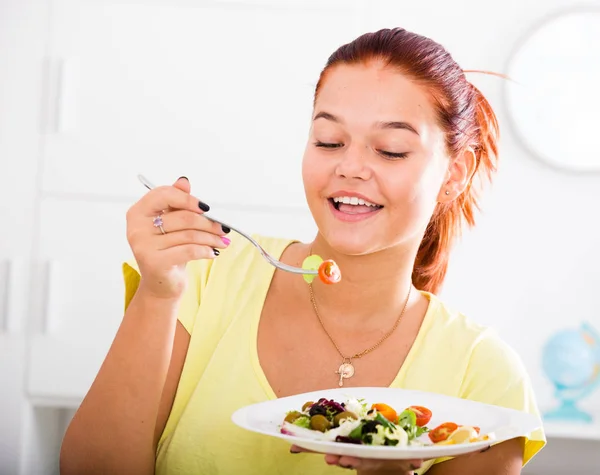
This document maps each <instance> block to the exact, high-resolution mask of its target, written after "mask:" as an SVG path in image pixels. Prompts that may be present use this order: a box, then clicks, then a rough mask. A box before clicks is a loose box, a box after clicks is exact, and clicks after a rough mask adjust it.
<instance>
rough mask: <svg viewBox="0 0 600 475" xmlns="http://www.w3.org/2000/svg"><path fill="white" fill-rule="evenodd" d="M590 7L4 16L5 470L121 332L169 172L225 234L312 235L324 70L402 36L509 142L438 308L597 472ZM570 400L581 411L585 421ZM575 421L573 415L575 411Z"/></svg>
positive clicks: (58, 10)
mask: <svg viewBox="0 0 600 475" xmlns="http://www.w3.org/2000/svg"><path fill="white" fill-rule="evenodd" d="M599 11H600V2H599V1H588V2H579V3H578V4H577V6H575V5H574V4H573V2H571V1H570V0H546V1H545V2H538V1H537V0H502V1H500V0H494V1H492V0H484V1H482V0H454V1H452V2H447V1H443V0H422V1H420V2H401V1H392V0H196V1H193V0H169V1H167V0H130V1H118V0H114V1H109V0H106V1H100V0H0V217H1V219H2V222H1V224H2V226H1V233H0V474H2V475H12V474H18V475H34V474H35V475H37V474H44V475H45V474H56V473H58V465H57V463H58V451H59V447H60V443H61V439H62V435H63V433H64V430H65V427H66V425H67V424H68V422H69V420H70V418H71V417H72V414H73V412H74V410H75V408H76V407H77V405H78V404H79V402H80V401H81V399H82V397H83V396H84V394H85V392H86V390H87V388H88V387H89V385H90V384H91V382H92V380H93V378H94V375H95V373H96V371H97V370H98V368H99V366H100V364H101V362H102V359H103V357H104V355H105V354H106V352H107V350H108V347H109V345H110V342H111V340H112V337H113V335H114V333H115V331H116V329H117V326H118V324H119V322H120V319H121V317H122V311H123V285H122V279H121V262H122V261H123V260H125V259H128V258H129V257H130V255H129V250H128V246H127V242H126V239H125V212H126V210H127V208H128V207H129V206H130V205H131V204H132V203H133V202H134V201H135V200H136V199H137V198H139V197H140V196H141V195H142V194H143V192H144V189H143V187H142V186H141V184H140V183H139V182H138V181H137V178H136V175H137V174H138V173H143V174H144V175H146V176H147V177H148V178H149V179H150V180H152V181H154V182H155V183H156V184H169V183H171V182H172V181H174V180H175V179H176V178H177V177H179V176H180V175H186V176H187V177H189V178H190V180H191V183H192V189H193V191H195V193H196V194H197V195H198V196H199V197H201V198H202V199H203V200H204V201H206V202H208V203H210V205H211V207H212V209H213V210H214V214H215V216H219V217H222V219H224V220H229V221H230V222H232V223H235V224H236V225H237V226H239V227H240V228H242V229H245V230H249V231H253V232H259V233H263V234H270V235H277V236H283V237H295V238H299V239H310V238H311V237H312V236H313V234H314V232H315V228H314V225H313V224H312V222H311V218H310V215H309V213H308V210H307V208H306V207H305V204H304V195H303V190H302V183H301V176H300V163H301V158H302V153H303V148H304V145H305V140H306V137H307V133H308V127H309V122H310V113H311V103H312V102H311V101H312V93H313V90H314V86H315V83H316V81H317V78H318V74H319V72H320V70H321V68H322V67H323V66H324V64H325V61H326V60H327V57H328V55H329V54H330V53H332V52H333V51H334V50H335V49H336V48H337V47H338V46H340V45H341V44H342V43H345V42H348V41H350V40H352V39H354V38H355V37H356V36H358V35H359V34H361V33H364V32H367V31H372V30H375V29H379V28H383V27H395V26H401V27H404V28H407V29H409V30H412V31H415V32H418V33H420V34H423V35H426V36H430V37H432V38H433V39H435V40H436V41H438V42H440V43H442V44H443V45H444V46H446V47H447V49H448V50H449V51H450V52H451V53H452V55H453V56H454V58H455V59H456V60H457V61H458V62H459V64H460V65H461V66H462V67H463V68H464V69H480V70H487V71H493V72H499V73H504V74H509V75H510V76H511V78H512V79H513V81H512V82H511V81H506V80H503V79H500V78H498V77H494V76H486V75H482V74H469V78H470V80H471V81H472V82H473V83H474V84H475V85H477V86H478V87H479V88H480V89H481V90H482V92H483V93H484V94H485V95H486V96H487V97H488V99H489V100H490V102H491V103H492V105H493V106H494V108H495V110H496V112H497V114H498V117H499V120H500V125H501V130H502V140H501V167H500V171H499V173H498V175H497V177H496V180H495V183H494V185H493V186H492V187H491V188H490V189H488V192H487V193H486V194H485V196H484V199H483V203H482V204H483V211H484V212H483V214H482V215H481V216H480V218H479V223H478V226H477V228H476V229H474V230H473V231H469V232H466V233H465V235H464V238H463V240H462V242H461V243H460V244H459V245H458V247H457V248H456V251H455V255H454V257H453V259H452V261H451V268H450V272H449V275H448V279H447V284H446V286H445V288H444V290H443V293H442V295H441V296H442V298H444V299H445V300H446V301H447V302H448V303H449V304H450V305H452V306H453V307H455V308H457V309H460V310H461V311H462V312H464V313H466V314H468V315H469V316H471V317H472V318H474V319H476V320H477V321H479V322H481V323H483V324H487V325H492V326H494V327H495V328H497V329H498V331H499V332H500V334H501V335H502V337H503V338H504V339H506V340H507V341H508V342H509V343H510V344H511V345H512V346H513V347H514V348H515V349H516V350H517V352H518V353H519V354H520V355H521V357H522V358H523V361H524V363H525V365H526V367H527V370H528V371H529V372H530V374H531V379H532V381H533V384H534V387H535V390H536V392H537V396H538V400H539V404H540V409H541V410H542V411H543V413H544V417H545V419H546V430H547V434H548V438H549V444H548V446H547V448H546V449H544V450H543V451H542V452H541V454H540V455H538V456H537V457H536V458H535V459H534V461H533V462H531V464H530V465H528V466H527V468H526V470H525V473H527V474H532V475H533V474H537V475H552V474H558V473H561V474H562V473H567V472H568V473H579V474H592V473H597V470H598V469H597V467H598V466H600V453H599V452H600V451H599V450H598V448H599V447H600V390H596V391H594V389H595V387H594V385H597V383H598V379H599V377H600V376H599V374H600V350H598V348H599V346H600V343H599V342H598V337H597V334H598V331H600V307H599V304H598V294H599V292H600V290H599V288H600V249H599V244H600V228H599V227H598V223H597V222H596V219H598V216H599V214H598V212H597V209H598V205H599V204H600V152H598V146H597V142H598V136H599V132H600V119H599V114H598V111H600V92H599V89H598V84H600V33H599V32H600V14H599ZM574 401H575V402H574ZM573 402H574V404H573Z"/></svg>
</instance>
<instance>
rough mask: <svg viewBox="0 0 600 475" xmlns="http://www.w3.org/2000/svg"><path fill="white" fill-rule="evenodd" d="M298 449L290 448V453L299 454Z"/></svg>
mask: <svg viewBox="0 0 600 475" xmlns="http://www.w3.org/2000/svg"><path fill="white" fill-rule="evenodd" d="M299 453H300V452H299V451H298V450H294V449H290V454H299Z"/></svg>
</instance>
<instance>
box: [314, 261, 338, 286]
mask: <svg viewBox="0 0 600 475" xmlns="http://www.w3.org/2000/svg"><path fill="white" fill-rule="evenodd" d="M319 279H321V281H322V282H324V283H325V284H337V283H338V282H339V281H340V280H342V273H341V272H340V268H339V267H338V265H337V264H336V263H335V262H334V261H332V260H331V259H327V260H326V261H323V262H322V263H321V265H320V266H319Z"/></svg>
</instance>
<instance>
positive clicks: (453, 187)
mask: <svg viewBox="0 0 600 475" xmlns="http://www.w3.org/2000/svg"><path fill="white" fill-rule="evenodd" d="M476 165H477V157H475V152H474V150H473V149H472V148H471V147H467V148H466V149H465V151H464V152H463V153H462V154H460V155H458V156H457V157H456V158H455V159H454V160H451V161H450V165H449V167H448V171H447V172H446V179H445V181H444V184H443V185H442V188H441V189H440V193H439V195H438V202H440V203H449V202H451V201H454V200H455V199H456V198H458V196H460V195H461V194H462V193H463V192H464V191H465V190H466V189H467V187H468V186H469V184H470V183H471V179H472V178H473V174H474V173H475V168H476Z"/></svg>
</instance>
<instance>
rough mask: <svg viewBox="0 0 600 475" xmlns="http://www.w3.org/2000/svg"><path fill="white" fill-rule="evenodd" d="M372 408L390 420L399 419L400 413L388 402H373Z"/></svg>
mask: <svg viewBox="0 0 600 475" xmlns="http://www.w3.org/2000/svg"><path fill="white" fill-rule="evenodd" d="M371 409H375V410H376V411H377V412H379V413H380V414H381V415H382V416H383V417H385V418H386V419H387V420H388V421H390V422H396V421H397V420H398V414H397V413H396V411H395V410H394V408H393V407H390V406H388V405H387V404H383V403H378V404H373V405H372V406H371Z"/></svg>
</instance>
